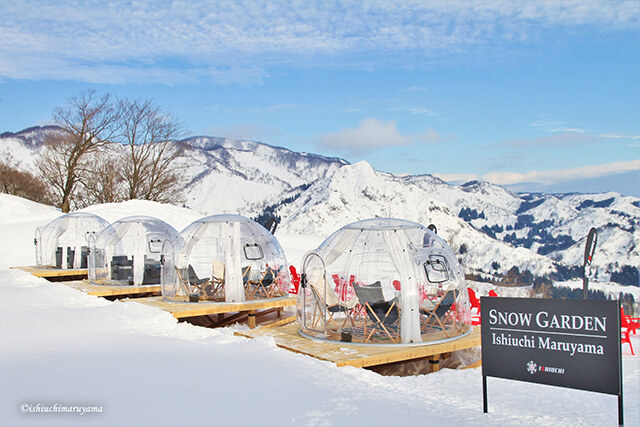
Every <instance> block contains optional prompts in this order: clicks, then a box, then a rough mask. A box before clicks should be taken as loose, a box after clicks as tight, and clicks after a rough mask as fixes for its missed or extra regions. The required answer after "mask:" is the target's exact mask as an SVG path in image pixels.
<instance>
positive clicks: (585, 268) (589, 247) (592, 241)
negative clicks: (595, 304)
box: [582, 227, 598, 299]
mask: <svg viewBox="0 0 640 427" xmlns="http://www.w3.org/2000/svg"><path fill="white" fill-rule="evenodd" d="M597 241H598V233H597V232H596V229H595V228H593V227H591V230H589V234H588V235H587V243H586V244H585V246H584V262H583V263H582V299H587V294H588V290H589V274H590V273H591V260H592V259H593V253H594V252H595V251H596V243H597Z"/></svg>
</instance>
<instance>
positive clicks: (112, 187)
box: [77, 144, 127, 206]
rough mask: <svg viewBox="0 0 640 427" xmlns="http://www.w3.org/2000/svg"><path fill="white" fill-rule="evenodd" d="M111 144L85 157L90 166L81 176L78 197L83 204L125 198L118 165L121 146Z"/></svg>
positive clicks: (116, 200) (87, 204)
mask: <svg viewBox="0 0 640 427" xmlns="http://www.w3.org/2000/svg"><path fill="white" fill-rule="evenodd" d="M111 145H112V146H108V147H105V148H104V149H103V150H101V151H100V152H97V153H93V154H91V155H90V156H89V157H88V158H87V160H88V162H89V163H90V164H91V166H92V167H91V169H90V170H88V171H87V173H85V174H84V175H83V176H82V178H81V183H82V186H81V188H80V190H79V193H80V197H79V198H78V199H79V201H80V200H81V201H82V204H83V205H86V206H90V205H92V204H94V203H117V202H121V201H123V200H125V199H126V194H127V191H126V188H125V183H124V177H123V176H122V173H121V167H120V166H119V160H120V159H121V156H122V153H121V152H120V151H121V150H120V149H121V148H122V147H120V146H119V145H116V144H111ZM77 204H78V206H79V205H80V204H79V203H77Z"/></svg>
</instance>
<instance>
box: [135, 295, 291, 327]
mask: <svg viewBox="0 0 640 427" xmlns="http://www.w3.org/2000/svg"><path fill="white" fill-rule="evenodd" d="M296 301H297V299H296V298H295V297H290V296H286V297H282V298H272V299H269V300H261V301H245V302H238V303H224V302H216V303H204V302H198V303H195V302H194V303H188V302H168V301H165V300H164V299H162V297H151V298H139V299H136V300H135V302H139V303H141V304H145V305H149V306H151V307H156V308H159V309H161V310H164V311H168V312H169V313H171V314H172V315H173V317H175V318H176V319H185V318H189V317H198V316H210V315H213V314H217V315H224V314H227V313H236V312H237V313H241V314H244V313H246V315H247V317H248V324H249V327H250V328H255V326H256V315H258V314H260V313H257V311H258V310H272V309H278V310H281V309H282V308H284V307H291V306H294V305H296Z"/></svg>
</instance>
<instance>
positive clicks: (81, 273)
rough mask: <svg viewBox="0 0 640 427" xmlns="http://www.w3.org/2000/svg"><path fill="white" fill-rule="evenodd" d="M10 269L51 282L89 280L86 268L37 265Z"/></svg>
mask: <svg viewBox="0 0 640 427" xmlns="http://www.w3.org/2000/svg"><path fill="white" fill-rule="evenodd" d="M9 268H15V269H18V270H22V271H26V272H27V273H31V274H33V275H34V276H36V277H42V278H44V279H47V280H48V281H50V282H64V281H67V280H82V279H86V278H87V269H86V268H77V269H66V268H55V267H48V266H37V265H25V266H19V267H9Z"/></svg>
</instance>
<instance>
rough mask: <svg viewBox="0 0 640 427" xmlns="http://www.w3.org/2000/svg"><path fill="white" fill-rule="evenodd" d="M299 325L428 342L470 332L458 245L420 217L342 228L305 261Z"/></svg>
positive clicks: (324, 336) (359, 337)
mask: <svg viewBox="0 0 640 427" xmlns="http://www.w3.org/2000/svg"><path fill="white" fill-rule="evenodd" d="M302 272H303V283H302V287H301V288H300V290H299V292H298V313H297V314H298V323H299V328H300V333H301V334H302V335H303V336H306V337H307V338H312V339H320V340H328V341H343V342H351V343H358V344H362V345H405V346H406V345H425V344H434V343H439V342H445V341H448V340H453V339H456V338H459V337H461V336H464V335H466V334H468V333H469V332H470V331H471V326H470V323H471V319H470V315H469V309H470V308H469V303H468V301H467V299H468V297H467V289H466V283H465V280H464V274H463V272H462V268H461V267H460V265H459V263H458V261H457V259H456V257H455V255H454V253H453V251H452V250H451V248H449V246H448V245H447V244H446V242H445V241H444V240H443V239H441V238H440V237H439V236H438V235H437V234H435V233H434V232H433V231H431V230H430V229H428V228H427V227H424V226H422V225H420V224H418V223H415V222H411V221H406V220H401V219H393V218H375V219H367V220H362V221H358V222H355V223H352V224H349V225H347V226H345V227H342V228H341V229H339V230H338V231H336V232H335V233H333V234H332V235H331V236H329V237H328V238H327V239H326V240H325V241H324V242H323V243H322V244H321V245H320V246H319V247H318V248H317V249H315V250H313V251H311V252H308V253H307V254H306V255H305V257H304V259H303V265H302Z"/></svg>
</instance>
